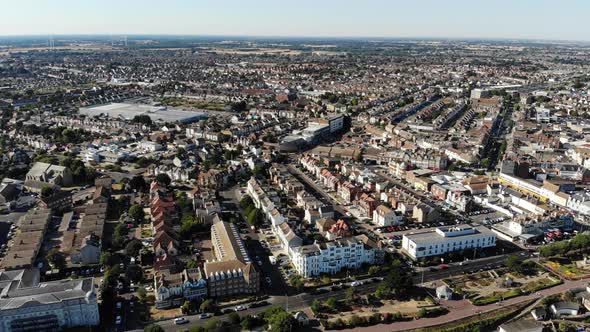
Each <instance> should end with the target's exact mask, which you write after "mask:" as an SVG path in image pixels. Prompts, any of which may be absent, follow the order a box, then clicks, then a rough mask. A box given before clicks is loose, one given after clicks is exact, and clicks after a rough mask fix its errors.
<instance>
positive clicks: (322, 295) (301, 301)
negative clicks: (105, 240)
mask: <svg viewBox="0 0 590 332" xmlns="http://www.w3.org/2000/svg"><path fill="white" fill-rule="evenodd" d="M522 257H523V258H525V256H522ZM527 257H528V256H527ZM505 259H506V257H505V256H496V257H487V258H482V259H478V260H475V261H470V262H469V263H468V264H466V265H463V266H460V265H458V264H454V265H449V267H448V268H447V269H444V270H437V271H428V270H423V271H422V273H418V274H417V275H415V276H414V277H413V281H414V283H415V284H421V283H425V284H426V283H429V282H433V281H436V280H441V279H443V278H448V277H450V276H453V275H457V274H461V273H463V272H466V271H471V270H479V269H481V268H483V267H485V266H497V265H498V264H500V263H503V262H504V261H505ZM364 281H365V283H364V284H363V285H361V286H358V287H356V290H357V291H358V293H360V294H368V293H373V292H375V290H376V289H377V287H378V285H379V283H378V282H373V281H372V280H371V279H364ZM345 292H346V290H345V289H341V290H337V291H331V290H330V288H329V287H323V288H320V291H319V292H317V293H315V294H309V293H303V294H298V295H295V296H284V295H279V296H271V297H270V298H269V300H268V301H269V302H270V304H271V305H277V306H281V307H284V308H285V309H287V310H289V311H297V310H303V309H305V308H308V307H309V306H310V305H311V303H312V302H313V301H315V300H320V301H326V300H327V299H328V298H331V297H333V298H336V299H344V298H345ZM266 309H268V306H265V307H259V308H249V309H247V310H244V311H241V312H239V314H240V315H241V316H245V315H256V314H259V313H261V312H264V311H265V310H266ZM472 314H473V312H472ZM446 316H448V315H446ZM446 316H444V317H446ZM185 318H186V319H188V320H189V323H188V324H186V325H184V326H183V328H190V327H191V326H200V325H204V324H205V323H206V322H207V320H206V319H205V320H201V319H199V315H198V314H197V315H189V316H185ZM217 318H218V319H222V320H223V319H227V315H220V316H217ZM158 325H160V326H162V327H163V328H164V329H165V330H166V331H177V330H178V329H179V326H177V325H175V324H174V320H173V319H170V320H166V321H161V322H158ZM387 326H389V325H387Z"/></svg>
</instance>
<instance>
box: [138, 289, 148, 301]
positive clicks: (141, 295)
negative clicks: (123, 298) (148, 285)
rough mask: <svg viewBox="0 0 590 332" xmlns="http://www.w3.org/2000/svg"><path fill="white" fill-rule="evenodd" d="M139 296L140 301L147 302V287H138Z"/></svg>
mask: <svg viewBox="0 0 590 332" xmlns="http://www.w3.org/2000/svg"><path fill="white" fill-rule="evenodd" d="M137 298H139V301H140V302H142V303H143V302H145V299H146V298H147V291H146V290H145V288H143V287H139V288H138V289H137Z"/></svg>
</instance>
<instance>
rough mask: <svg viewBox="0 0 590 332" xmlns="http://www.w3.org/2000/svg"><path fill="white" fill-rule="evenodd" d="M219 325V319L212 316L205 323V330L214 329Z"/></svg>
mask: <svg viewBox="0 0 590 332" xmlns="http://www.w3.org/2000/svg"><path fill="white" fill-rule="evenodd" d="M220 326H221V321H220V320H219V319H217V318H213V319H210V320H208V321H207V323H205V330H206V331H216V330H217V329H218V328H219V327H220Z"/></svg>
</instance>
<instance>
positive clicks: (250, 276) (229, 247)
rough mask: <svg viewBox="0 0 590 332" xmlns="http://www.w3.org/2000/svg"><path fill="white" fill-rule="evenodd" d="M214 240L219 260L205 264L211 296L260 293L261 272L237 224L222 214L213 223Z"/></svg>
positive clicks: (212, 235)
mask: <svg viewBox="0 0 590 332" xmlns="http://www.w3.org/2000/svg"><path fill="white" fill-rule="evenodd" d="M211 244H212V246H213V251H214V253H215V258H216V260H215V261H211V262H209V261H207V262H206V263H205V266H204V270H205V278H206V280H207V286H208V289H209V295H210V296H211V297H226V296H233V295H242V294H244V295H246V294H256V293H258V292H259V291H260V275H259V273H258V271H257V270H256V268H255V264H254V263H253V262H252V260H251V259H250V257H249V256H248V252H247V251H246V246H245V245H244V242H243V241H242V239H241V238H240V233H239V232H238V229H237V228H236V226H235V225H234V224H230V223H228V222H224V221H222V220H221V219H219V217H218V216H216V217H215V218H214V221H213V225H212V226H211Z"/></svg>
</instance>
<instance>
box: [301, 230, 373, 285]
mask: <svg viewBox="0 0 590 332" xmlns="http://www.w3.org/2000/svg"><path fill="white" fill-rule="evenodd" d="M381 254H382V252H381V250H380V249H378V248H376V246H375V245H373V244H372V243H371V241H370V240H369V239H368V238H367V237H366V236H364V235H361V236H355V237H349V238H344V239H339V240H336V241H332V242H327V243H321V244H319V243H314V244H311V245H306V246H300V247H297V248H294V249H293V256H292V260H293V264H294V265H295V269H296V270H297V272H298V273H299V274H301V275H302V276H304V277H313V276H317V275H319V274H320V273H329V274H334V273H338V272H340V271H341V270H342V269H343V268H349V269H358V268H360V267H361V265H362V264H378V263H379V262H380V260H381V258H382V255H381Z"/></svg>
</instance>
